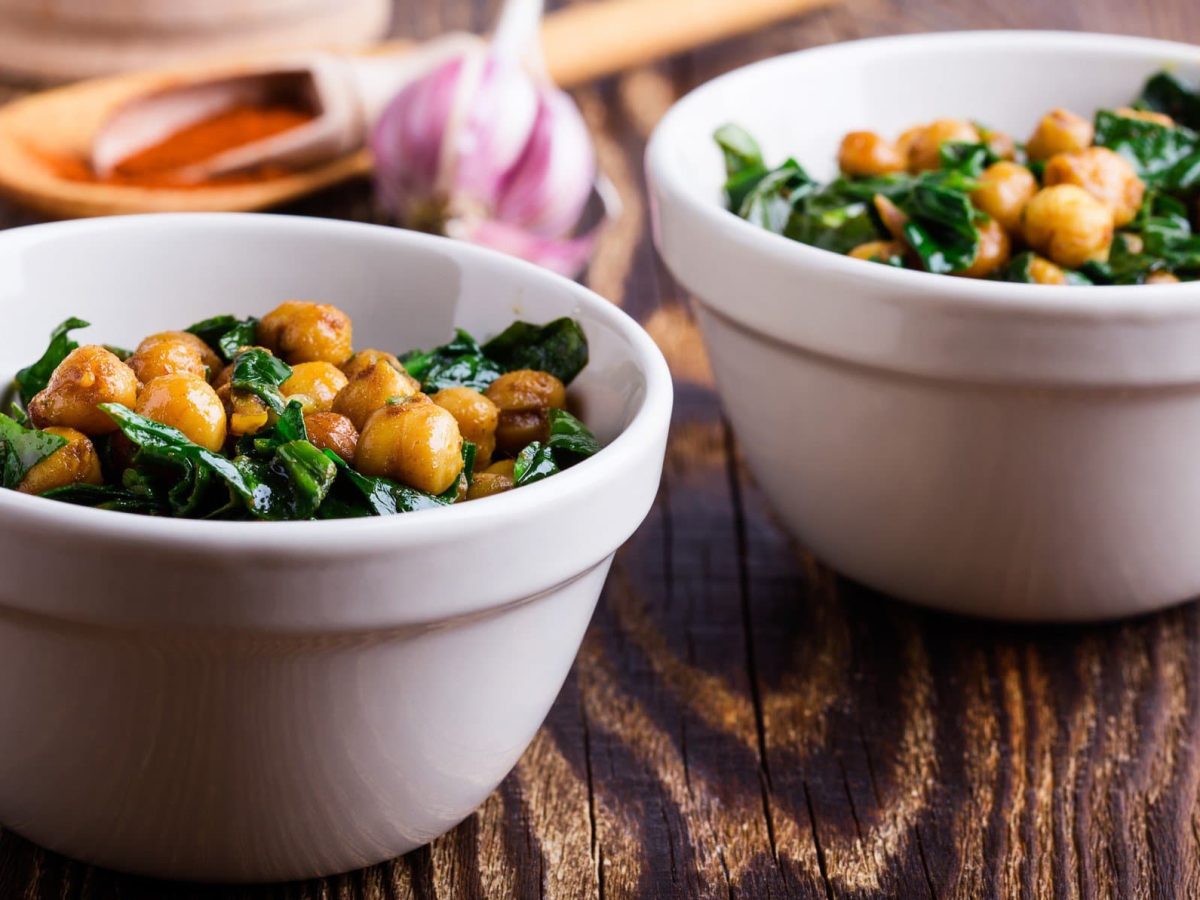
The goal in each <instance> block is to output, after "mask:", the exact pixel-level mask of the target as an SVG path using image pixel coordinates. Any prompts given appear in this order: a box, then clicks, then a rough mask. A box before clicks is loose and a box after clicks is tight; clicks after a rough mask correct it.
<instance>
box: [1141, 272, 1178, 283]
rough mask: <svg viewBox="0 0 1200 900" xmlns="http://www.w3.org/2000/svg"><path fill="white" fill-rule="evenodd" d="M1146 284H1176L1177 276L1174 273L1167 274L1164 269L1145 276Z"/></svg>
mask: <svg viewBox="0 0 1200 900" xmlns="http://www.w3.org/2000/svg"><path fill="white" fill-rule="evenodd" d="M1145 283H1146V284H1178V283H1179V276H1178V275H1176V274H1175V273H1174V272H1168V271H1167V270H1166V269H1159V270H1158V271H1157V272H1151V273H1150V274H1149V275H1147V276H1146V281H1145Z"/></svg>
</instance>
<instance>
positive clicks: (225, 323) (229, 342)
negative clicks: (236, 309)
mask: <svg viewBox="0 0 1200 900" xmlns="http://www.w3.org/2000/svg"><path fill="white" fill-rule="evenodd" d="M187 331H188V333H189V334H194V335H196V337H198V338H200V340H202V341H204V343H206V344H208V346H210V347H212V348H213V349H214V350H215V351H216V352H217V353H218V354H219V355H220V357H221V358H222V359H223V360H225V362H232V361H233V358H234V357H235V356H237V352H238V350H240V349H241V348H242V347H249V346H251V345H253V344H254V341H255V340H256V338H257V334H258V319H256V318H254V317H253V316H250V317H249V318H245V319H239V318H237V317H236V316H229V315H225V316H213V317H212V318H211V319H205V320H204V321H203V322H197V323H196V324H195V325H193V326H192V327H191V328H188V329H187Z"/></svg>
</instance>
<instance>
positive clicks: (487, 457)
mask: <svg viewBox="0 0 1200 900" xmlns="http://www.w3.org/2000/svg"><path fill="white" fill-rule="evenodd" d="M429 399H431V400H432V401H433V402H434V403H436V404H437V405H438V406H440V407H441V408H442V409H444V410H446V411H447V412H449V413H450V415H452V416H454V421H456V422H458V430H459V431H460V432H462V436H463V437H464V438H466V439H467V440H468V441H470V442H471V443H473V444H474V445H475V467H476V468H479V469H482V468H483V467H485V466H486V465H487V464H488V463H489V462H490V461H491V459H492V454H493V453H495V452H496V426H497V424H499V421H500V410H499V409H498V408H497V407H496V404H495V403H493V402H492V401H491V400H489V399H488V398H487V397H485V396H484V395H483V394H481V393H479V391H476V390H473V389H472V388H468V387H451V388H445V389H443V390H440V391H438V392H437V393H436V394H434V395H433V396H432V397H430V398H429Z"/></svg>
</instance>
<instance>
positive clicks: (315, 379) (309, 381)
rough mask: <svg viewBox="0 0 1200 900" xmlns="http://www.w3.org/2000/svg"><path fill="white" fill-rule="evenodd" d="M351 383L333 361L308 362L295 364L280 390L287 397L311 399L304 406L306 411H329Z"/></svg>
mask: <svg viewBox="0 0 1200 900" xmlns="http://www.w3.org/2000/svg"><path fill="white" fill-rule="evenodd" d="M349 383H350V379H349V378H347V377H346V376H345V375H344V374H343V373H342V370H341V369H339V368H338V367H337V366H335V365H334V364H333V363H329V362H307V363H300V364H299V365H297V366H293V367H292V375H291V377H290V378H289V379H288V380H287V381H285V382H284V383H283V384H281V385H280V386H279V390H280V392H281V393H282V394H283V396H285V397H288V398H294V399H298V400H301V402H303V400H304V399H305V398H306V399H307V400H309V401H311V402H310V403H308V404H306V405H305V407H304V408H305V411H306V412H328V411H329V409H330V408H331V407H332V406H333V398H334V397H336V396H337V395H338V392H339V391H341V389H342V388H344V387H345V386H346V385H347V384H349Z"/></svg>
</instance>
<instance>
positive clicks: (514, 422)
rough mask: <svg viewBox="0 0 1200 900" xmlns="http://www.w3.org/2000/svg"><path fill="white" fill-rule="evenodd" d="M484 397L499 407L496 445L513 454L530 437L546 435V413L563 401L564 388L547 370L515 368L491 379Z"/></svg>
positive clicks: (565, 397)
mask: <svg viewBox="0 0 1200 900" xmlns="http://www.w3.org/2000/svg"><path fill="white" fill-rule="evenodd" d="M487 397H488V399H489V400H491V401H492V402H493V403H495V404H496V406H498V407H499V408H500V419H499V423H498V424H497V426H496V449H497V450H499V451H500V452H501V453H507V454H509V455H510V456H515V455H516V454H518V453H520V452H521V449H522V448H523V447H524V446H525V445H526V444H528V443H530V442H531V441H544V440H546V439H547V438H548V437H549V430H550V425H549V420H548V418H547V413H548V412H549V411H550V410H551V409H555V408H558V409H561V408H562V407H563V406H565V405H566V403H567V389H566V387H564V386H563V383H562V382H561V381H559V380H558V379H557V378H555V377H554V376H553V375H551V374H550V373H549V372H536V371H534V370H532V369H518V370H517V371H515V372H506V373H505V374H504V375H501V376H500V377H499V378H497V379H496V380H495V381H493V382H492V383H491V384H490V385H489V386H488V389H487Z"/></svg>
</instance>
